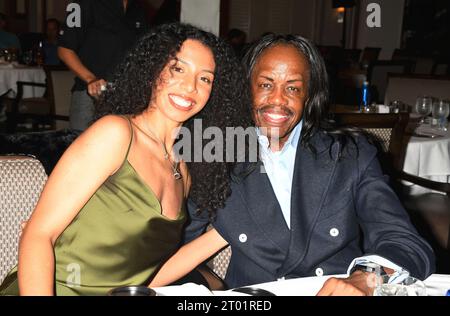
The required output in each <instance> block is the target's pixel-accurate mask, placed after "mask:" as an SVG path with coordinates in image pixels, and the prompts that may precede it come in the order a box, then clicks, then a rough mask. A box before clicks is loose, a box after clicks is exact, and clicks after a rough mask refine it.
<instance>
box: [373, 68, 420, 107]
mask: <svg viewBox="0 0 450 316" xmlns="http://www.w3.org/2000/svg"><path fill="white" fill-rule="evenodd" d="M412 66H413V63H412V62H410V61H407V60H396V61H391V60H379V61H375V62H373V63H372V64H370V66H369V71H368V79H369V82H370V85H371V86H372V87H373V89H372V92H373V94H372V99H373V101H375V102H378V103H382V102H383V101H384V95H385V93H386V86H387V81H388V74H389V73H399V74H406V73H410V72H411V68H412Z"/></svg>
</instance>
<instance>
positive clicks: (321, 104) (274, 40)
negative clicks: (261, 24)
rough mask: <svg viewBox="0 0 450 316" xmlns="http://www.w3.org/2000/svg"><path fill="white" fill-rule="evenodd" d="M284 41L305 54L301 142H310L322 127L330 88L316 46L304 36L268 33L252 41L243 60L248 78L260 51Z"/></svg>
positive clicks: (248, 78)
mask: <svg viewBox="0 0 450 316" xmlns="http://www.w3.org/2000/svg"><path fill="white" fill-rule="evenodd" d="M279 44H284V45H292V46H294V47H296V48H297V49H298V50H299V52H300V53H301V54H302V55H303V56H304V57H305V59H306V61H307V62H308V66H309V71H308V72H309V78H308V81H307V96H306V101H305V107H304V109H303V127H302V135H303V137H302V140H301V142H302V144H303V145H309V140H310V139H311V137H312V136H313V134H314V132H315V130H316V129H317V128H319V127H321V125H322V123H323V121H324V120H325V118H326V114H327V109H328V102H329V92H328V75H327V71H326V67H325V63H324V61H323V59H322V56H321V55H320V53H319V51H318V49H317V48H316V47H315V46H314V45H313V44H312V43H311V42H310V41H309V40H307V39H306V38H303V37H301V36H298V35H277V34H268V35H266V36H264V37H262V38H261V39H260V40H258V41H257V42H255V43H254V44H253V45H252V46H251V47H250V48H249V49H248V50H247V52H246V54H245V55H244V58H243V60H242V62H243V66H244V68H245V70H246V77H247V80H248V81H249V82H250V80H251V76H252V73H253V69H254V67H255V65H256V63H257V61H258V59H259V57H260V56H261V54H262V53H263V52H264V51H265V50H266V49H267V48H270V47H273V46H275V45H279Z"/></svg>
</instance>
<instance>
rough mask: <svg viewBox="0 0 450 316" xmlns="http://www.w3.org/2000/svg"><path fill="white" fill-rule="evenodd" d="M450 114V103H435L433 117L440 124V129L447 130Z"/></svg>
mask: <svg viewBox="0 0 450 316" xmlns="http://www.w3.org/2000/svg"><path fill="white" fill-rule="evenodd" d="M449 112H450V101H449V100H439V101H436V102H434V103H433V108H432V116H433V118H435V119H436V120H437V122H438V129H440V130H444V131H446V130H447V117H448V115H449Z"/></svg>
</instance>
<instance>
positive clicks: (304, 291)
mask: <svg viewBox="0 0 450 316" xmlns="http://www.w3.org/2000/svg"><path fill="white" fill-rule="evenodd" d="M333 276H334V277H346V275H333ZM330 277H331V276H323V277H308V278H297V279H290V280H280V281H275V282H269V283H262V284H256V285H253V287H256V288H260V289H264V290H267V291H270V292H272V293H274V294H275V295H278V296H314V295H316V294H317V292H318V291H319V290H320V289H321V288H322V285H323V283H324V282H325V281H326V280H327V279H328V278H330ZM425 285H426V287H427V295H429V296H444V295H445V294H446V292H447V290H448V289H450V275H447V274H433V275H431V276H430V277H429V278H428V279H426V280H425ZM155 291H156V293H157V294H158V295H161V296H212V295H215V296H247V295H246V294H243V293H238V292H233V291H213V292H211V291H209V290H208V289H207V288H206V287H204V286H202V285H197V284H194V283H186V284H183V285H177V286H165V287H159V288H155Z"/></svg>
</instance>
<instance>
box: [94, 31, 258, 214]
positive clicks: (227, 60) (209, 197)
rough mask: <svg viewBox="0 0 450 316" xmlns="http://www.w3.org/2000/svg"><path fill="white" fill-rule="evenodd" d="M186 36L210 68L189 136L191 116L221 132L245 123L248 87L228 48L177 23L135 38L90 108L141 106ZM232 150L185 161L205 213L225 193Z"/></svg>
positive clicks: (99, 111) (136, 109) (138, 109)
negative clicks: (217, 157)
mask: <svg viewBox="0 0 450 316" xmlns="http://www.w3.org/2000/svg"><path fill="white" fill-rule="evenodd" d="M187 39H192V40H197V41H199V42H201V43H202V44H204V45H205V46H207V47H209V48H210V49H211V51H212V53H213V55H214V60H215V64H216V69H215V75H214V82H213V87H212V91H211V95H210V98H209V100H208V102H207V104H206V106H205V107H204V108H203V110H202V111H200V112H199V113H198V114H196V115H195V116H194V117H192V118H191V119H189V120H188V121H187V122H185V124H184V126H185V127H186V128H188V129H189V130H190V132H191V135H194V119H202V121H201V122H202V128H203V129H206V128H208V127H212V126H214V127H217V128H219V129H220V130H221V131H222V135H226V134H225V132H226V127H233V126H242V127H244V128H247V127H249V126H251V125H252V121H251V113H250V110H249V108H250V97H249V88H248V84H247V81H246V79H245V76H243V69H242V66H241V64H240V63H239V61H238V60H237V59H236V57H235V56H234V52H233V50H232V48H231V47H230V46H229V45H228V44H226V43H225V42H224V41H223V40H221V39H219V38H218V37H217V36H215V35H213V34H211V33H208V32H205V31H202V30H200V29H198V28H196V27H194V26H191V25H188V24H182V23H171V24H165V25H160V26H158V27H155V28H153V29H151V30H149V31H148V32H147V33H146V34H144V35H143V36H142V37H141V38H140V39H139V40H138V41H137V43H136V44H135V46H134V47H133V48H132V49H131V50H130V51H129V52H128V54H127V55H126V57H125V58H124V60H123V62H122V63H121V64H120V65H119V66H118V67H117V69H116V71H115V74H114V76H113V80H112V81H111V84H110V88H109V89H108V90H107V91H106V92H105V93H104V94H103V95H102V98H101V99H100V101H99V103H98V105H97V107H96V118H99V117H102V116H104V115H107V114H119V115H125V114H128V115H138V114H141V113H142V112H143V111H145V110H146V109H147V107H148V106H149V102H150V100H151V98H152V91H154V88H155V86H156V85H158V82H159V79H160V74H161V72H162V70H163V69H164V67H165V66H166V65H167V64H168V63H169V62H170V61H171V60H173V59H174V58H175V56H176V54H177V52H178V51H179V50H180V48H181V46H182V44H183V42H184V41H186V40H187ZM202 139H203V138H202ZM204 143H205V140H203V145H204ZM196 150H198V149H196ZM246 150H248V149H246ZM225 152H226V148H224V149H223V157H226V154H225ZM237 154H238V153H236V155H237ZM236 155H235V157H234V158H235V159H234V160H233V162H220V161H216V162H205V161H203V159H202V161H201V162H189V161H188V162H187V165H188V168H189V172H190V174H191V178H192V186H191V190H190V198H191V199H192V200H193V202H194V203H195V204H196V205H197V207H198V210H201V211H207V212H208V214H209V216H210V217H214V216H215V211H216V210H217V209H219V208H222V207H223V206H224V205H225V200H226V199H227V198H228V196H229V195H230V194H231V189H230V181H231V180H230V176H231V172H232V170H233V169H234V166H235V162H236ZM190 161H194V160H193V159H191V160H190Z"/></svg>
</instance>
